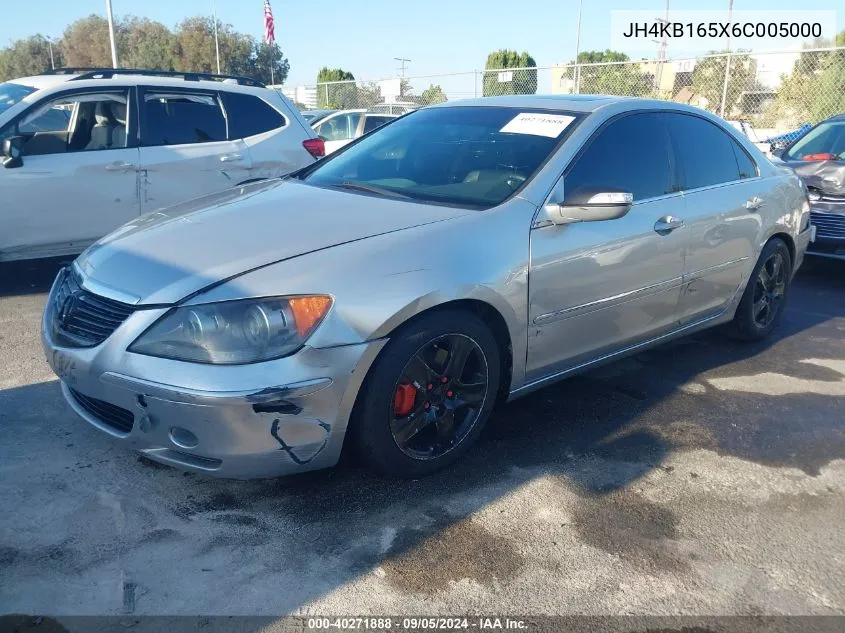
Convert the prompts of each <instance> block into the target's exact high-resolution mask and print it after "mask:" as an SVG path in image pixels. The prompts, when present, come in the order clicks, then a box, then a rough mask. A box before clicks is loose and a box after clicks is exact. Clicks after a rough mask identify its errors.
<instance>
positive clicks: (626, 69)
mask: <svg viewBox="0 0 845 633" xmlns="http://www.w3.org/2000/svg"><path fill="white" fill-rule="evenodd" d="M577 61H578V63H579V64H587V65H585V66H579V67H578V74H579V76H578V77H577V82H578V92H579V93H581V94H604V95H622V96H632V97H633V96H643V95H647V94H650V93H651V91H652V90H653V89H654V76H653V75H651V74H650V73H645V72H642V71H641V70H640V68H639V66H638V65H637V64H635V63H629V64H625V63H618V62H628V61H630V58H629V57H628V56H627V55H626V54H625V53H620V52H618V51H612V50H610V49H607V50H604V51H581V52H580V53H578V58H577ZM609 62H617V63H609ZM590 64H600V65H597V66H591V65H590ZM574 70H575V69H574V68H571V69H570V71H569V72H570V79H573V80H575V79H576V77H575V76H574Z"/></svg>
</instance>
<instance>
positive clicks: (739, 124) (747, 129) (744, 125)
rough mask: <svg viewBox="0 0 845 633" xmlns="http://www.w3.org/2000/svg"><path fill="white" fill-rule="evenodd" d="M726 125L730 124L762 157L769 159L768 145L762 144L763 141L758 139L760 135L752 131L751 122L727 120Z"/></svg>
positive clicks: (769, 149) (746, 120)
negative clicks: (761, 153)
mask: <svg viewBox="0 0 845 633" xmlns="http://www.w3.org/2000/svg"><path fill="white" fill-rule="evenodd" d="M728 123H730V124H731V125H732V126H733V127H734V128H735V129H737V130H739V131H740V132H742V133H743V134H744V135H745V136H746V137H747V138H748V140H749V141H751V142H752V143H753V144H754V147H756V148H757V149H759V150H760V151H761V152H763V155H764V156H766V157H768V158H771V146H770V143H767V142H764V139H762V138H760V135H759V134H758V133H757V131H756V130H755V129H754V126H753V125H752V124H751V121H749V120H748V119H730V120H728Z"/></svg>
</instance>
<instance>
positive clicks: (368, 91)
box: [324, 81, 384, 108]
mask: <svg viewBox="0 0 845 633" xmlns="http://www.w3.org/2000/svg"><path fill="white" fill-rule="evenodd" d="M324 90H325V88H324ZM356 94H357V100H358V102H357V103H358V106H359V107H361V108H369V107H370V106H374V105H375V104H377V103H381V102H382V101H384V99H383V98H382V94H381V86H379V85H378V84H377V83H376V82H374V81H370V82H367V83H365V84H361V85H359V86H358V88H357V92H356Z"/></svg>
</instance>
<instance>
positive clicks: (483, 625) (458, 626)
mask: <svg viewBox="0 0 845 633" xmlns="http://www.w3.org/2000/svg"><path fill="white" fill-rule="evenodd" d="M306 624H307V628H308V629H309V630H317V631H319V630H330V629H350V630H351V629H362V630H369V631H389V630H391V629H397V630H409V631H423V630H440V631H452V630H467V629H478V630H524V629H527V628H528V624H527V623H526V622H525V621H524V620H519V619H512V618H496V617H473V618H467V617H458V618H444V617H405V618H389V617H346V618H308V620H307V623H306Z"/></svg>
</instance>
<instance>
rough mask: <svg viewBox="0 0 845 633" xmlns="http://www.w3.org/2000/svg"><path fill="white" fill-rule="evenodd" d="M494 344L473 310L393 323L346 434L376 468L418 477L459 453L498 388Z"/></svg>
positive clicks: (479, 427)
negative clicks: (394, 327)
mask: <svg viewBox="0 0 845 633" xmlns="http://www.w3.org/2000/svg"><path fill="white" fill-rule="evenodd" d="M499 374H500V367H499V350H498V346H497V344H496V341H495V339H494V338H493V335H492V334H491V333H490V330H489V329H488V328H487V326H486V325H485V324H484V322H483V321H481V320H480V319H479V318H478V317H476V316H475V315H474V314H472V313H469V312H462V311H443V312H435V313H432V314H431V315H427V316H424V317H422V318H421V319H418V320H416V321H414V322H412V323H410V324H409V325H408V326H405V327H403V328H401V329H399V330H398V331H397V332H396V333H395V334H394V336H392V337H391V341H390V342H389V343H388V344H387V346H386V347H385V349H384V350H383V351H382V353H381V355H380V356H379V358H378V360H377V361H376V364H375V366H374V367H373V369H372V372H371V374H370V376H369V377H368V379H367V381H366V383H365V386H364V391H363V392H362V394H361V396H360V401H359V403H358V406H357V407H356V415H355V420H354V421H353V433H354V436H355V441H356V443H357V445H358V448H359V450H360V452H361V454H362V455H363V457H364V458H365V460H366V461H367V462H368V463H369V465H370V466H371V467H373V468H374V469H375V470H377V471H379V472H381V473H384V474H387V475H392V476H400V477H419V476H422V475H426V474H429V473H432V472H434V471H436V470H439V469H440V468H443V467H445V466H447V465H449V464H451V463H453V462H455V461H457V460H458V459H459V458H460V457H461V456H463V455H464V454H465V453H466V451H467V450H469V448H470V447H471V446H472V444H473V443H474V442H475V440H476V439H477V438H478V436H479V435H480V433H481V430H482V428H483V427H484V424H485V423H486V421H487V418H488V417H489V416H490V412H491V411H492V409H493V405H494V402H495V399H496V394H497V393H498V389H499Z"/></svg>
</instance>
